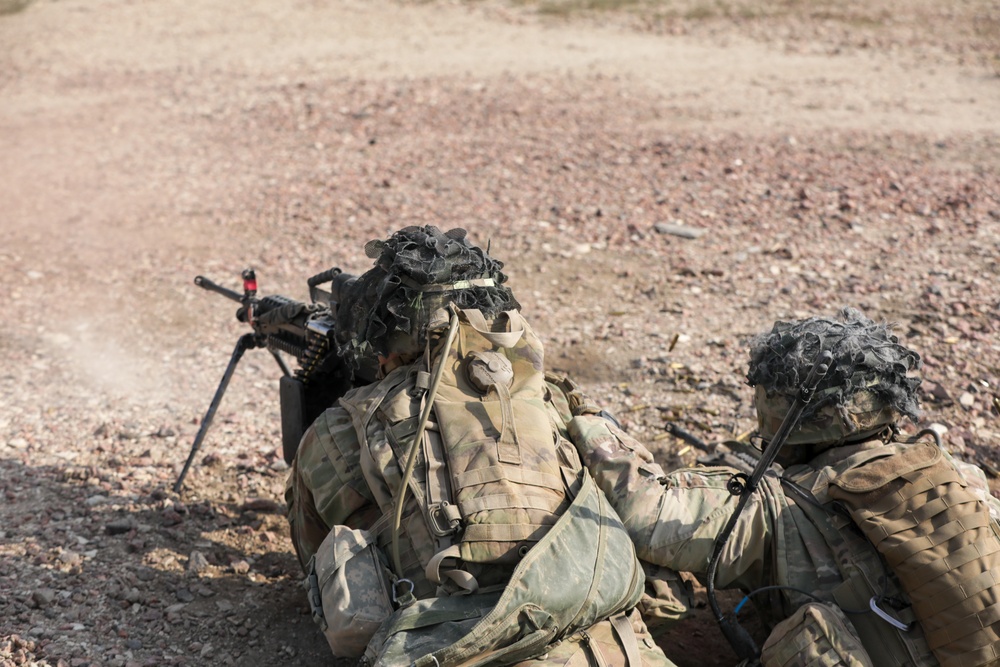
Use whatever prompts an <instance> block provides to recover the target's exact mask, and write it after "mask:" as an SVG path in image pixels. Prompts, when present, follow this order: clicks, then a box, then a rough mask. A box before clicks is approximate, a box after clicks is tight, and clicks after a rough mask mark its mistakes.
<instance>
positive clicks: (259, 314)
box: [174, 268, 356, 493]
mask: <svg viewBox="0 0 1000 667" xmlns="http://www.w3.org/2000/svg"><path fill="white" fill-rule="evenodd" d="M355 279H356V278H355V276H352V275H350V274H347V273H344V272H343V271H341V270H340V269H338V268H332V269H329V270H327V271H324V272H322V273H319V274H317V275H315V276H313V277H312V278H309V279H308V280H307V281H306V282H307V284H308V286H309V298H310V300H311V303H305V302H302V301H296V300H294V299H291V298H289V297H286V296H282V295H280V294H272V295H269V296H264V297H258V296H257V276H256V273H255V272H254V270H253V269H252V268H248V269H246V270H244V271H243V294H240V293H239V292H236V291H235V290H231V289H228V288H226V287H222V286H221V285H218V284H216V283H214V282H212V281H211V280H209V279H208V278H205V277H204V276H196V277H195V279H194V284H195V285H197V286H199V287H201V288H203V289H206V290H209V291H210V292H216V293H218V294H221V295H222V296H224V297H226V298H228V299H231V300H233V301H236V302H238V303H239V304H240V307H239V309H238V310H237V311H236V319H237V320H239V321H240V322H244V323H246V324H248V325H249V326H250V328H251V329H252V331H251V332H250V333H247V334H244V335H242V336H240V338H239V340H238V341H236V348H235V349H234V350H233V355H232V357H231V358H230V359H229V365H228V366H227V367H226V371H225V373H224V374H223V375H222V380H221V381H220V382H219V386H218V388H217V389H216V390H215V396H214V397H213V398H212V402H211V403H210V404H209V406H208V411H207V412H206V413H205V417H204V418H203V419H202V420H201V426H200V428H199V429H198V433H197V435H195V438H194V442H193V443H192V444H191V451H190V453H189V454H188V457H187V461H186V462H185V463H184V468H183V469H182V470H181V472H180V475H178V477H177V481H176V482H175V483H174V492H175V493H179V492H180V489H181V486H182V485H183V483H184V477H185V476H186V475H187V473H188V469H189V468H190V467H191V462H192V461H194V457H195V455H196V454H197V453H198V449H199V448H200V447H201V443H202V440H204V438H205V434H206V433H207V432H208V429H209V427H210V426H211V424H212V419H213V418H214V417H215V411H216V410H217V409H218V407H219V403H221V402H222V397H223V395H224V394H225V393H226V387H228V386H229V381H230V379H231V378H232V376H233V372H234V371H235V370H236V365H237V364H238V363H239V361H240V359H241V358H242V357H243V354H244V353H245V352H246V351H247V350H252V349H254V348H264V349H266V350H267V351H268V352H270V353H271V355H272V356H273V357H274V359H275V361H277V363H278V366H279V368H280V369H281V373H282V375H281V379H280V381H279V383H278V394H279V397H280V401H281V445H282V454H283V456H284V459H285V462H287V463H291V462H292V459H294V458H295V451H296V449H297V448H298V445H299V440H300V439H301V438H302V434H303V433H304V432H305V429H306V428H307V427H308V426H309V424H311V423H312V421H313V420H314V419H315V418H316V417H318V416H319V415H320V414H321V413H322V412H323V411H324V410H325V409H326V408H328V407H330V406H331V405H333V403H334V401H336V400H337V399H338V398H340V397H341V396H343V395H344V394H345V393H346V392H347V390H348V389H350V388H351V387H352V386H353V376H352V373H351V370H350V369H348V368H347V367H346V366H345V365H344V364H343V362H342V360H341V359H340V357H339V356H338V355H337V352H336V341H335V340H334V335H335V332H336V328H335V323H336V314H337V304H338V303H340V300H341V295H342V294H344V293H345V290H346V288H347V287H348V286H350V285H351V284H352V283H353V281H354V280H355ZM326 283H330V287H329V290H324V289H320V286H321V285H325V284H326ZM283 354H284V355H287V356H290V357H293V358H294V359H295V361H296V368H295V370H294V371H293V370H292V369H290V368H289V367H288V364H287V363H286V362H285V359H284V358H283V357H282V355H283Z"/></svg>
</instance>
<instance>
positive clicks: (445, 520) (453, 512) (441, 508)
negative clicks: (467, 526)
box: [427, 501, 462, 537]
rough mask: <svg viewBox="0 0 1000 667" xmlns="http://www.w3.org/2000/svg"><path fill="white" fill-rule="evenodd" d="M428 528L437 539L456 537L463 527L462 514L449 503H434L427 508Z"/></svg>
mask: <svg viewBox="0 0 1000 667" xmlns="http://www.w3.org/2000/svg"><path fill="white" fill-rule="evenodd" d="M427 517H428V522H427V524H428V527H429V528H430V529H431V532H432V533H434V536H435V537H444V536H446V535H454V534H455V533H457V532H458V531H459V529H460V528H461V527H462V514H461V513H460V512H459V511H458V507H457V506H455V505H452V504H451V503H449V502H448V501H442V502H440V503H434V504H433V505H431V506H429V507H428V508H427Z"/></svg>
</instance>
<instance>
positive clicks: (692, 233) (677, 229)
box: [653, 222, 707, 239]
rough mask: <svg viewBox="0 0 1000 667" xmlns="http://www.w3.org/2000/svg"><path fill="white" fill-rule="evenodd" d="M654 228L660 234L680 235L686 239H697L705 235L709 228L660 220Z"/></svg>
mask: <svg viewBox="0 0 1000 667" xmlns="http://www.w3.org/2000/svg"><path fill="white" fill-rule="evenodd" d="M653 229H654V230H656V232H657V233H658V234H670V235H671V236H679V237H681V238H684V239H696V238H698V237H700V236H701V235H703V234H704V233H705V232H706V231H707V230H705V229H701V228H698V227H688V226H687V225H679V224H668V223H666V222H658V223H656V224H655V225H653Z"/></svg>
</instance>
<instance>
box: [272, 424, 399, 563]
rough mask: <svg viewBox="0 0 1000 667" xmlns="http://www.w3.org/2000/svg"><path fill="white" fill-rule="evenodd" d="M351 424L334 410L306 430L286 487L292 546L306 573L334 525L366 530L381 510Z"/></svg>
mask: <svg viewBox="0 0 1000 667" xmlns="http://www.w3.org/2000/svg"><path fill="white" fill-rule="evenodd" d="M360 457H361V447H360V445H359V443H358V436H357V433H356V431H355V430H354V426H353V425H352V423H351V418H350V416H349V415H348V414H347V411H346V410H344V409H343V408H339V407H335V408H330V409H329V410H327V411H326V412H324V413H323V414H322V415H320V416H319V417H318V418H317V419H316V421H315V422H313V424H312V425H311V426H310V427H309V428H308V430H306V433H305V435H303V436H302V441H301V442H300V443H299V449H298V452H297V453H296V455H295V460H294V461H292V468H291V472H290V473H289V475H288V480H287V482H286V484H285V502H286V503H287V505H288V523H289V529H290V532H291V537H292V542H293V543H294V545H295V550H296V553H297V554H298V556H299V561H300V562H301V563H302V565H303V567H305V565H306V564H307V563H308V562H309V558H310V557H311V556H312V555H313V554H314V553H316V551H317V550H318V549H319V545H320V544H321V543H322V542H323V539H324V538H325V537H326V535H327V533H329V532H330V529H331V528H332V527H333V526H335V525H345V526H348V527H350V528H366V527H368V526H370V525H371V524H372V523H374V522H375V521H376V520H377V519H378V517H379V512H378V508H377V507H376V505H375V502H374V499H373V498H372V495H371V491H369V489H368V485H367V484H366V483H365V480H364V478H363V477H362V475H361V466H360V465H359V463H360Z"/></svg>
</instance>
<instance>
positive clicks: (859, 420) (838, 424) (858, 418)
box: [747, 308, 921, 445]
mask: <svg viewBox="0 0 1000 667" xmlns="http://www.w3.org/2000/svg"><path fill="white" fill-rule="evenodd" d="M821 349H822V350H828V351H829V352H831V353H832V354H833V363H832V365H831V367H830V371H829V372H828V373H827V375H826V377H825V378H823V381H822V382H821V383H820V384H819V386H818V387H817V389H816V394H815V397H814V399H813V401H812V402H811V403H810V404H809V405H808V406H807V407H806V410H805V411H804V412H803V414H802V417H801V419H800V421H799V425H798V428H797V429H796V430H795V431H793V432H792V433H791V435H790V436H789V439H788V441H787V443H788V444H793V445H795V444H799V445H805V444H813V445H818V444H835V443H839V442H845V441H848V440H855V439H858V438H861V437H865V436H867V435H871V434H873V433H875V432H877V431H879V430H881V429H882V428H884V427H885V426H886V425H889V424H893V423H895V422H896V421H897V420H898V419H899V417H900V416H901V415H905V416H907V417H909V418H911V419H913V420H916V418H917V417H918V416H919V413H920V408H919V405H918V398H917V387H918V386H919V385H920V378H919V377H915V376H913V375H911V373H912V372H913V371H916V370H917V369H919V368H920V365H921V362H920V356H919V355H918V354H917V353H916V352H914V351H913V350H910V349H909V348H907V347H905V346H903V345H901V344H900V343H899V339H898V338H897V337H896V336H895V335H893V334H892V332H891V327H890V325H888V324H885V323H881V324H877V323H875V322H873V321H872V320H870V319H868V318H867V317H865V316H864V315H863V314H862V313H861V312H860V311H858V310H856V309H854V308H844V309H842V310H841V311H840V313H839V319H827V318H823V317H810V318H808V319H804V320H797V321H792V322H781V321H779V322H775V324H774V326H773V328H772V329H771V331H770V332H769V333H764V334H760V335H758V336H756V337H754V338H753V339H752V340H751V341H750V365H749V370H748V372H747V383H748V384H749V385H750V386H751V387H756V394H755V402H756V407H757V421H758V426H759V429H760V435H761V437H763V438H764V440H770V438H771V437H773V436H774V433H775V432H776V431H777V429H778V427H779V426H780V424H781V422H782V420H783V419H784V416H785V414H786V413H787V412H788V409H789V407H790V406H791V404H792V401H793V400H794V398H795V396H796V394H797V392H798V389H799V387H800V386H801V384H802V383H803V382H804V381H805V379H806V377H807V376H808V375H809V372H810V370H811V369H812V364H813V363H814V361H815V360H816V359H817V358H818V355H819V352H820V350H821Z"/></svg>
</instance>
